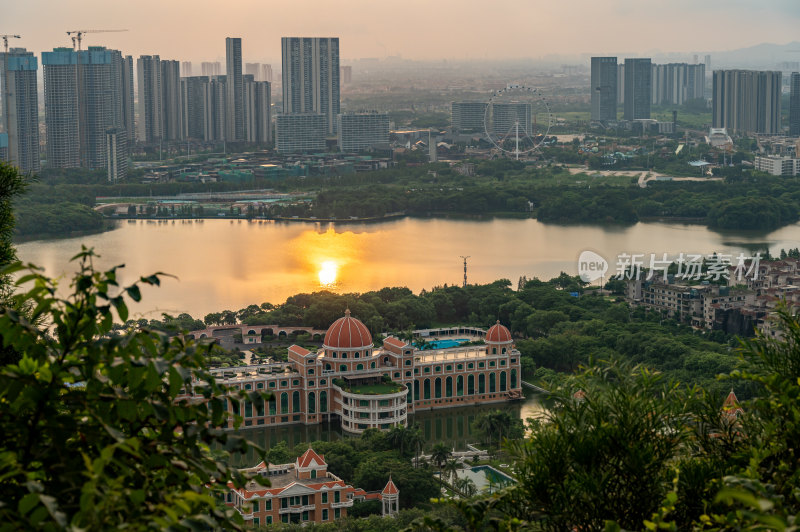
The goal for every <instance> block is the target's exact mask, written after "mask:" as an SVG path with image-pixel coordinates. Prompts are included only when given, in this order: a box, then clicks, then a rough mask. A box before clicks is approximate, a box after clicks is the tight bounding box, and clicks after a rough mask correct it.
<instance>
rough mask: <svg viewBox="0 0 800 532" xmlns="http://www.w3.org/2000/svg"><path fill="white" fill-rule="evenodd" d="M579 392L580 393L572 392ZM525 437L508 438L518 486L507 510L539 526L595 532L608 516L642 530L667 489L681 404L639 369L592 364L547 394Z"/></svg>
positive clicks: (681, 425) (681, 427) (678, 440)
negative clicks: (541, 414) (546, 406)
mask: <svg viewBox="0 0 800 532" xmlns="http://www.w3.org/2000/svg"><path fill="white" fill-rule="evenodd" d="M578 389H580V390H583V391H584V393H585V396H584V397H585V398H583V399H580V398H574V397H573V395H572V393H573V392H574V391H576V390H578ZM554 399H555V400H556V405H555V406H554V408H553V409H552V410H550V411H549V412H548V415H547V419H546V421H545V422H542V423H534V425H533V427H532V429H533V430H532V434H531V437H530V438H529V439H526V440H524V441H520V442H512V444H510V446H509V449H510V451H511V452H512V454H513V455H514V456H515V457H516V468H517V471H518V474H517V478H518V481H519V483H518V484H517V485H516V486H514V487H513V488H511V489H510V490H508V491H506V492H505V493H506V496H505V497H506V502H507V504H506V505H505V506H504V509H505V511H507V512H508V515H510V516H512V517H516V518H519V519H522V520H525V521H531V522H534V521H535V522H538V524H539V526H541V528H542V529H544V530H573V529H577V530H602V529H603V528H604V526H605V522H606V521H607V520H612V521H616V522H617V523H618V524H619V525H620V526H622V527H623V528H624V529H627V530H637V529H640V528H642V524H643V522H644V520H645V519H648V518H649V517H651V515H652V514H653V513H654V512H655V511H656V510H657V509H658V508H659V505H660V503H661V501H662V500H663V499H664V497H665V495H666V492H667V491H668V489H669V487H670V486H671V481H672V479H673V477H674V473H673V471H672V469H671V464H672V462H673V461H674V460H675V458H676V456H677V454H678V450H679V449H680V448H681V444H682V442H683V441H685V439H686V437H687V435H688V430H689V429H688V425H687V424H686V423H685V420H686V417H685V416H686V414H687V410H688V406H687V405H688V404H689V403H688V401H687V400H686V397H685V395H684V394H683V393H681V391H680V390H679V389H678V388H677V386H676V385H673V384H670V383H668V382H666V381H665V380H664V378H663V377H662V376H660V375H658V374H655V373H653V372H651V371H648V370H646V369H644V368H641V367H638V366H634V367H631V366H630V365H625V364H620V363H612V364H610V365H607V366H606V365H603V366H592V367H590V368H589V369H587V370H586V371H585V372H584V373H582V374H581V375H579V376H577V377H576V378H575V379H574V380H573V381H571V382H570V383H569V384H568V385H567V386H565V387H564V388H562V389H560V390H559V391H558V392H556V394H555V395H554Z"/></svg>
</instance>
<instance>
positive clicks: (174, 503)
mask: <svg viewBox="0 0 800 532" xmlns="http://www.w3.org/2000/svg"><path fill="white" fill-rule="evenodd" d="M92 258H93V253H92V252H91V251H87V250H84V251H83V252H82V253H81V254H79V255H78V256H77V257H76V259H77V260H79V261H80V271H79V272H78V273H77V274H76V276H75V277H74V279H73V280H72V284H71V287H72V293H71V294H70V295H69V296H68V297H66V298H65V299H61V298H59V297H58V296H57V295H56V284H55V281H53V280H52V279H49V278H47V277H45V276H44V275H43V274H41V273H40V272H39V271H38V270H35V269H32V270H31V271H30V273H28V274H27V275H22V276H21V277H20V278H19V279H18V281H17V283H16V284H17V286H18V287H21V286H25V287H30V286H32V287H31V288H29V289H28V291H27V292H23V293H20V294H18V295H16V296H14V301H12V303H16V304H17V305H14V306H11V307H9V306H5V307H3V308H2V309H0V337H2V342H3V346H4V347H5V348H7V349H12V350H14V351H15V352H17V353H18V360H19V361H18V363H13V364H12V363H9V364H5V365H3V366H2V367H0V434H2V441H0V530H31V529H35V528H36V529H39V528H41V529H47V530H59V529H70V530H78V529H82V530H83V529H88V530H108V529H116V528H118V527H122V526H124V527H126V528H128V529H133V530H143V529H154V528H157V529H167V528H168V529H171V530H189V529H198V528H215V527H227V528H238V527H239V524H237V520H236V519H235V515H234V512H233V510H230V509H228V508H226V507H225V506H222V505H221V504H220V503H219V502H218V501H219V499H218V498H217V494H218V493H221V491H222V490H225V489H226V485H227V483H228V482H229V481H233V482H234V483H236V484H241V483H243V482H244V480H245V479H244V478H242V476H241V475H240V474H239V473H238V471H236V470H234V469H232V468H230V467H229V466H228V460H227V457H228V454H229V453H230V452H245V451H247V450H248V449H249V448H250V447H251V446H250V444H249V443H248V442H247V441H246V440H245V439H244V438H241V437H237V436H234V435H231V434H229V433H226V432H222V431H221V430H220V429H219V427H221V426H223V425H224V424H226V423H227V414H226V413H225V408H224V405H223V400H224V399H222V398H221V397H222V396H224V395H226V393H227V391H226V390H225V389H224V388H222V387H221V386H220V385H218V384H216V383H215V382H214V379H213V377H212V376H211V375H209V374H208V373H207V372H206V371H205V370H204V369H203V354H202V352H201V349H200V348H199V347H197V346H195V345H193V344H192V343H190V342H184V341H183V340H182V339H181V338H179V337H173V338H167V337H166V336H163V335H161V334H158V333H155V332H152V331H149V330H147V329H144V330H131V331H126V332H124V333H122V334H110V333H111V331H112V321H113V319H114V315H115V314H116V315H117V316H118V317H119V318H121V319H122V320H123V321H124V320H125V319H126V318H127V314H128V310H127V303H126V301H131V300H133V301H138V300H139V298H140V289H139V284H150V285H158V284H159V276H158V275H153V276H150V277H143V278H141V280H140V282H139V283H137V284H133V285H130V286H127V287H124V288H123V287H119V286H118V283H117V280H116V276H117V272H116V268H114V269H112V270H110V271H107V272H97V271H95V270H94V269H93V267H92ZM22 269H23V268H22V266H21V265H15V266H13V267H10V268H7V269H6V270H5V272H4V273H5V274H12V273H19V272H20V270H22ZM22 302H33V308H32V310H31V311H30V312H29V313H27V314H21V313H19V312H17V311H15V310H14V308H15V307H17V308H18V307H19V304H20V303H22ZM195 380H197V382H195ZM192 383H194V384H195V386H197V388H196V389H197V390H198V391H200V392H201V393H202V394H203V396H204V397H205V398H206V399H207V401H205V402H200V403H196V402H192V401H188V400H186V399H181V398H180V397H181V394H182V393H183V392H184V391H185V390H186V389H187V388H188V387H189V386H190V385H192ZM249 399H250V400H254V399H255V397H249ZM229 400H232V401H238V399H237V398H236V397H229ZM215 450H216V451H215ZM256 451H258V450H257V449H256Z"/></svg>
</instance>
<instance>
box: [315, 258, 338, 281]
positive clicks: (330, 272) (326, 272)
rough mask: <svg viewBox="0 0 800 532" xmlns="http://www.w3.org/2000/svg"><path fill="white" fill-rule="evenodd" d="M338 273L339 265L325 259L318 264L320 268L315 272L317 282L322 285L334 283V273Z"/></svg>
mask: <svg viewBox="0 0 800 532" xmlns="http://www.w3.org/2000/svg"><path fill="white" fill-rule="evenodd" d="M338 273H339V265H338V264H336V263H335V262H334V261H332V260H326V261H325V262H323V263H322V264H321V265H320V270H319V272H318V273H317V276H318V277H319V284H321V285H323V286H330V285H332V284H334V283H336V275H337V274H338Z"/></svg>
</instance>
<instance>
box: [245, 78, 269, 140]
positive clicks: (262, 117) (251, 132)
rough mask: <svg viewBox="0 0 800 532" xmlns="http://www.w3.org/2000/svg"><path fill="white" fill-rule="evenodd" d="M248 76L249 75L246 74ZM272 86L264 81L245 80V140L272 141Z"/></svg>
mask: <svg viewBox="0 0 800 532" xmlns="http://www.w3.org/2000/svg"><path fill="white" fill-rule="evenodd" d="M248 77H249V76H248ZM271 104H272V87H271V86H270V84H269V83H268V82H266V81H250V80H249V79H248V80H246V81H245V84H244V125H245V139H244V140H246V141H247V142H255V143H258V144H269V143H270V142H272V124H271V122H272V109H271V108H270V106H271Z"/></svg>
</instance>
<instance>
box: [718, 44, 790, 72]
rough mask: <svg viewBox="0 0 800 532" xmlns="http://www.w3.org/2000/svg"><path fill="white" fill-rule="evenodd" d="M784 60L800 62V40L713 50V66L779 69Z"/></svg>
mask: <svg viewBox="0 0 800 532" xmlns="http://www.w3.org/2000/svg"><path fill="white" fill-rule="evenodd" d="M783 62H800V42H798V41H793V42H790V43H788V44H773V43H762V44H756V45H754V46H749V47H747V48H739V49H738V50H730V51H726V52H711V68H713V69H716V68H761V69H777V68H778V65H779V64H780V63H783Z"/></svg>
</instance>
